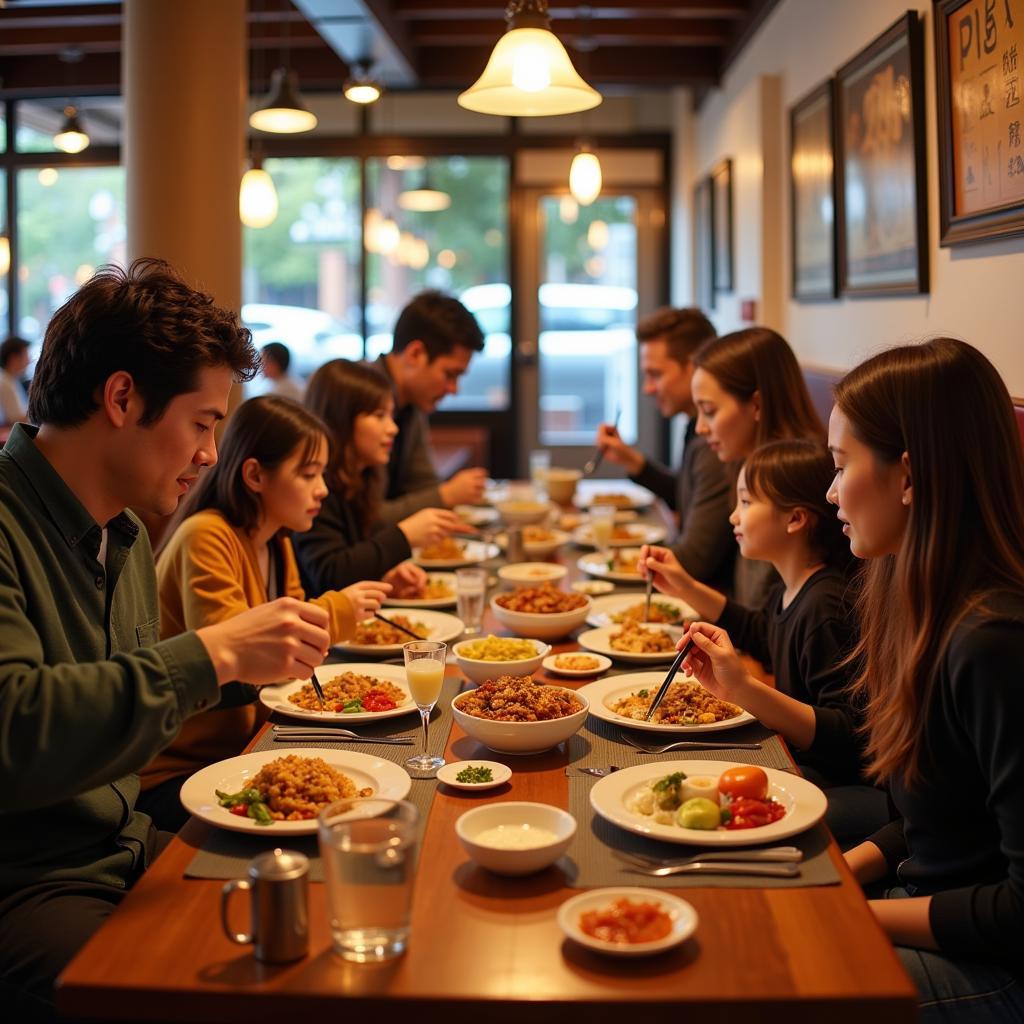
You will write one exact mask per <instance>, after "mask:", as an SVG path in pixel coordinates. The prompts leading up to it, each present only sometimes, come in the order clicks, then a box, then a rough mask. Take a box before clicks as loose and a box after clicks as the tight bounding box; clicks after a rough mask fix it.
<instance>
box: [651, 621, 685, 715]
mask: <svg viewBox="0 0 1024 1024" xmlns="http://www.w3.org/2000/svg"><path fill="white" fill-rule="evenodd" d="M692 648H693V637H690V639H689V640H687V641H686V646H685V647H684V648H683V649H682V650H681V651H680V652H679V653H678V654H677V655H676V656H675V660H674V661H673V662H672V665H671V666H670V667H669V670H668V675H667V676H665V681H664V682H663V683H662V684H661V686H660V687H659V688H658V692H657V693H656V694H655V695H654V700H653V701H651V706H650V707H649V708H648V709H647V714H646V715H644V721H645V722H649V721H650V720H651V718H652V717H653V716H654V712H655V711H657V710H658V705H659V704H660V703H661V702H662V701H663V700H664V699H665V694H666V693H668V688H669V687H670V686H671V685H672V680H673V679H675V677H676V673H677V672H678V671H679V666H680V665H682V663H683V660H684V659H685V658H686V656H687V655H688V654H689V653H690V650H691V649H692Z"/></svg>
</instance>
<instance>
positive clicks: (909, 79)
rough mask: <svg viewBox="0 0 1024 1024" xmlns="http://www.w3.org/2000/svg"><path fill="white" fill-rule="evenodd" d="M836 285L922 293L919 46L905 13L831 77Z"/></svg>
mask: <svg viewBox="0 0 1024 1024" xmlns="http://www.w3.org/2000/svg"><path fill="white" fill-rule="evenodd" d="M835 104H836V124H837V130H836V150H837V154H836V155H837V159H836V200H837V211H836V212H837V224H838V228H839V232H838V243H839V244H838V254H839V288H840V291H841V292H842V293H843V294H844V295H901V294H902V295H905V294H917V293H922V292H927V291H928V223H927V210H926V201H927V192H926V180H925V152H924V39H923V33H922V29H921V22H920V20H919V19H918V16H917V12H916V11H908V12H907V13H906V14H905V15H904V16H903V17H902V18H900V20H899V21H897V22H896V24H895V25H893V26H892V27H891V28H889V29H888V30H887V31H885V32H884V33H882V35H880V36H879V37H878V38H877V39H876V40H875V41H874V42H873V43H871V45H870V46H868V47H867V48H865V49H864V50H862V51H861V52H860V53H859V54H857V56H856V57H854V58H853V60H851V61H850V62H849V63H847V64H845V65H844V66H843V67H841V68H840V69H839V71H838V72H837V73H836V92H835Z"/></svg>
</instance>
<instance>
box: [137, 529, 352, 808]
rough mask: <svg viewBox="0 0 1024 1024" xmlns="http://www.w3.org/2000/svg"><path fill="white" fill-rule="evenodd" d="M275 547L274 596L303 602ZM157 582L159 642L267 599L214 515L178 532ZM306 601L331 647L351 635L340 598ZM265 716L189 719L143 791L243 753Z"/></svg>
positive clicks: (347, 605)
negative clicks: (277, 575)
mask: <svg viewBox="0 0 1024 1024" xmlns="http://www.w3.org/2000/svg"><path fill="white" fill-rule="evenodd" d="M271 543H274V542H273V541H272V542H271ZM277 543H279V544H280V555H281V557H282V558H283V560H284V593H282V594H280V595H278V596H280V597H294V598H298V599H299V600H304V599H305V597H306V595H305V593H304V592H303V590H302V585H301V584H300V583H299V571H298V567H297V566H296V564H295V553H294V551H293V550H292V542H291V540H289V539H288V538H281V539H279V540H278V541H277ZM156 576H157V587H158V593H159V597H160V638H161V639H166V638H167V637H171V636H177V635H178V634H179V633H184V632H185V631H186V630H190V629H200V628H201V627H203V626H212V625H213V624H214V623H216V622H223V621H224V620H225V619H230V618H231V617H232V616H234V615H238V614H239V613H240V612H244V611H247V610H248V609H249V608H254V607H256V606H257V605H261V604H264V603H265V602H266V601H267V600H268V595H267V588H266V586H265V584H264V582H263V575H262V573H261V572H260V568H259V563H258V561H257V558H256V549H255V548H254V547H253V545H252V541H251V540H250V539H249V538H248V537H247V536H246V534H245V533H244V532H243V531H242V530H239V529H237V528H235V527H234V526H232V525H231V524H230V523H229V522H228V521H227V520H226V519H225V518H224V516H223V515H222V514H221V513H220V512H217V511H215V510H213V509H207V510H206V511H204V512H198V513H196V515H194V516H190V517H189V518H188V519H186V520H185V521H184V522H183V523H182V524H181V525H180V526H179V527H178V529H177V530H175V532H174V536H173V537H171V539H170V541H169V542H168V544H167V546H166V547H165V548H164V550H163V551H162V552H161V553H160V557H159V558H158V559H157V563H156ZM311 600H312V603H313V604H316V605H319V606H320V607H321V608H323V609H324V610H325V611H326V612H327V614H328V615H329V616H330V624H329V626H328V630H329V632H330V634H331V642H332V643H334V642H337V641H339V640H347V639H349V638H350V637H351V636H352V635H353V634H354V633H355V627H356V623H355V612H354V609H353V608H352V604H351V602H350V601H349V599H348V598H347V597H346V596H345V595H344V594H343V593H341V591H339V590H332V591H328V592H327V593H326V594H323V595H322V596H320V597H316V598H312V599H311ZM265 717H266V716H265V714H264V709H263V707H262V705H260V704H259V703H257V702H256V701H252V700H249V701H247V702H246V703H244V704H241V705H237V706H234V707H223V708H213V709H212V710H210V711H207V712H204V713H203V714H200V715H193V716H192V717H191V718H189V719H186V721H185V724H184V725H183V726H182V729H181V732H180V733H178V736H177V738H176V739H175V740H174V742H173V743H172V744H171V745H170V746H169V747H167V748H166V749H164V750H163V751H161V752H160V753H159V754H158V755H157V756H156V757H155V758H154V759H153V760H152V761H151V762H150V763H149V764H148V765H147V766H146V767H145V768H144V769H143V770H142V773H141V775H142V788H143V789H152V788H153V787H154V786H157V785H159V784H160V783H162V782H166V781H167V780H168V779H171V778H174V777H176V776H180V775H191V774H192V773H193V772H195V771H198V770H199V769H200V768H203V767H205V766H206V765H208V764H212V763H213V762H214V761H220V760H223V759H224V758H226V757H234V756H235V755H236V754H240V753H241V752H242V750H243V748H244V747H245V746H246V745H247V744H248V743H249V741H250V740H251V739H252V737H253V735H254V733H255V732H256V729H257V727H258V726H259V725H261V724H262V722H263V721H264V720H265Z"/></svg>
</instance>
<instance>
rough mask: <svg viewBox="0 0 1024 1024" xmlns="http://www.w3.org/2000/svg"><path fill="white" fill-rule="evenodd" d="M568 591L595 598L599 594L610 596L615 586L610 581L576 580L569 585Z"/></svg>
mask: <svg viewBox="0 0 1024 1024" xmlns="http://www.w3.org/2000/svg"><path fill="white" fill-rule="evenodd" d="M569 589H570V590H575V591H576V593H577V594H589V595H590V596H591V597H597V596H599V595H600V594H610V593H611V592H612V591H613V590H614V589H615V584H614V583H612V582H611V581H610V580H576V582H575V583H570V584H569Z"/></svg>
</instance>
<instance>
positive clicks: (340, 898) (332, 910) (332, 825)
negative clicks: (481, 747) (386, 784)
mask: <svg viewBox="0 0 1024 1024" xmlns="http://www.w3.org/2000/svg"><path fill="white" fill-rule="evenodd" d="M418 819H419V812H418V811H417V809H416V807H415V805H414V804H411V803H409V802H408V801H405V800H388V799H385V798H383V797H368V798H365V799H351V800H339V801H337V802H336V803H333V804H330V805H329V806H328V807H325V808H324V809H323V810H322V811H321V812H320V815H319V819H318V824H317V828H318V831H319V835H320V855H321V857H322V858H323V863H324V881H325V882H326V883H327V886H326V889H327V909H328V916H329V917H330V921H331V937H332V939H333V940H334V951H335V952H336V953H337V954H338V955H339V956H341V957H344V959H346V960H355V961H356V962H358V963H367V962H372V961H377V960H390V959H391V958H392V957H396V956H399V955H400V954H402V953H404V952H405V947H406V944H407V942H408V939H409V912H410V909H411V907H412V880H413V866H414V863H415V860H416V837H417V822H418Z"/></svg>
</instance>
